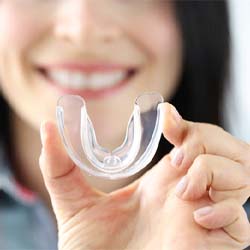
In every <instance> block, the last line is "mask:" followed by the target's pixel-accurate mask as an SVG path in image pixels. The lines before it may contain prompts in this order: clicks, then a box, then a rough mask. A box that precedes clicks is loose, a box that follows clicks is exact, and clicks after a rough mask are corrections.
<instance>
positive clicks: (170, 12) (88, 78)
mask: <svg viewBox="0 0 250 250" xmlns="http://www.w3.org/2000/svg"><path fill="white" fill-rule="evenodd" d="M181 45H182V44H181V38H180V33H179V29H178V25H177V22H176V19H175V14H174V9H173V6H172V4H171V2H170V1H161V0H151V1H145V0H1V2H0V78H1V91H2V94H3V95H4V96H5V98H6V100H7V101H8V103H9V105H10V106H11V107H12V109H13V111H14V112H15V114H16V115H18V116H19V117H21V118H22V119H23V120H24V121H25V122H26V123H27V124H28V125H31V126H32V127H34V128H36V129H38V128H39V125H40V123H41V121H42V120H44V119H52V120H53V119H54V116H55V106H56V102H57V99H58V98H59V97H60V96H61V95H62V94H67V93H68V94H78V95H81V96H83V97H84V98H85V100H86V102H87V108H88V112H89V114H90V117H91V120H92V122H93V124H94V127H95V130H96V133H97V137H98V138H99V141H100V143H101V144H103V145H104V144H105V146H107V147H115V146H118V144H120V143H121V141H122V139H123V137H124V133H125V128H126V125H127V122H128V119H129V116H130V114H131V112H132V109H133V102H134V99H135V98H136V97H137V96H138V95H139V94H141V93H142V92H146V91H158V92H160V93H161V94H162V95H163V96H164V97H165V99H166V100H167V99H168V98H169V97H170V96H171V95H172V94H173V92H174V90H175V88H176V84H177V82H178V77H179V76H180V71H181V60H182V54H181V52H182V49H181Z"/></svg>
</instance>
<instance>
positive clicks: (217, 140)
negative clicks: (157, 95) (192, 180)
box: [161, 103, 250, 169]
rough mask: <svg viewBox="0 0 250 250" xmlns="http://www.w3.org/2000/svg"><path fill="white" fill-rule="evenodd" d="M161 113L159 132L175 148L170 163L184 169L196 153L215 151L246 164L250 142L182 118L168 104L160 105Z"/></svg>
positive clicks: (214, 152)
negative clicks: (162, 123) (160, 129)
mask: <svg viewBox="0 0 250 250" xmlns="http://www.w3.org/2000/svg"><path fill="white" fill-rule="evenodd" d="M161 109H162V111H163V114H164V125H163V134H164V136H165V138H166V139H167V140H169V141H170V142H171V143H172V144H173V145H174V146H175V149H174V150H173V152H171V154H170V155H171V159H172V161H171V162H172V165H174V166H176V167H181V168H183V169H187V168H188V167H189V166H190V164H191V163H192V162H193V160H194V159H195V158H196V157H197V156H198V155H199V154H206V153H207V154H215V155H220V156H223V157H227V158H230V159H231V160H233V161H237V162H239V163H241V164H242V165H246V166H250V145H249V144H247V143H245V142H242V141H240V140H238V139H236V138H234V137H233V136H231V135H230V134H229V133H227V132H226V131H224V130H223V129H221V128H219V127H217V126H215V125H211V124H205V123H193V122H189V121H185V120H184V119H182V118H181V116H180V115H178V112H177V111H176V109H175V108H174V107H173V106H172V105H170V104H169V103H164V104H162V106H161Z"/></svg>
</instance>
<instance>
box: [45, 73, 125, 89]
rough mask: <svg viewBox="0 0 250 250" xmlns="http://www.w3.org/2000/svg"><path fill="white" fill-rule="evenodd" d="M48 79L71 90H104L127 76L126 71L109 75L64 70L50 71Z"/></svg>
mask: <svg viewBox="0 0 250 250" xmlns="http://www.w3.org/2000/svg"><path fill="white" fill-rule="evenodd" d="M47 75H48V77H49V78H51V79H52V81H53V82H54V83H55V84H58V85H61V86H62V87H66V88H71V89H84V88H88V89H93V90H97V89H102V88H105V87H111V86H114V85H116V84H119V83H120V82H121V81H122V80H124V79H125V78H126V76H127V72H126V71H116V72H109V73H93V74H83V73H81V72H69V71H62V70H49V71H48V74H47Z"/></svg>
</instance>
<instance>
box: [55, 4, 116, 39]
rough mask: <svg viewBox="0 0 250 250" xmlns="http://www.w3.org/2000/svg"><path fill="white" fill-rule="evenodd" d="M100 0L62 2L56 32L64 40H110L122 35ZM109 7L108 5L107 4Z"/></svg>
mask: <svg viewBox="0 0 250 250" xmlns="http://www.w3.org/2000/svg"><path fill="white" fill-rule="evenodd" d="M101 6H102V7H103V5H101V4H100V0H64V1H62V2H60V6H59V7H58V9H57V10H58V11H57V12H56V18H55V23H54V32H55V34H56V36H57V37H60V38H63V39H64V40H67V41H70V42H73V43H79V44H83V43H85V42H89V43H92V42H97V41H99V42H100V41H101V42H110V41H112V40H114V39H116V38H117V37H119V36H120V35H121V32H120V29H119V27H118V25H117V24H116V23H115V22H114V21H112V18H111V17H110V16H108V15H105V13H104V11H102V9H101ZM106 8H108V6H106Z"/></svg>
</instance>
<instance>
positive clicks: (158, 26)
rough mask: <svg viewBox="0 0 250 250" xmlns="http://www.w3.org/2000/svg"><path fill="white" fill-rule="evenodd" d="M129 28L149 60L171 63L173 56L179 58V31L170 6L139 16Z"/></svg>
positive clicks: (180, 47) (180, 48)
mask: <svg viewBox="0 0 250 250" xmlns="http://www.w3.org/2000/svg"><path fill="white" fill-rule="evenodd" d="M164 7H165V8H164ZM130 27H132V28H131V32H132V33H133V36H134V38H135V39H136V40H137V43H138V44H139V46H140V47H141V48H143V49H144V51H145V52H146V53H147V54H148V55H149V56H150V57H151V58H150V59H153V60H155V59H157V60H159V59H163V60H165V61H166V58H168V61H170V62H171V59H172V57H174V56H175V55H176V56H177V57H180V56H181V54H182V41H181V34H180V29H179V27H178V24H177V20H176V17H175V14H174V10H173V8H172V7H171V6H170V5H168V6H163V7H162V9H160V8H159V7H158V9H156V10H153V11H152V12H150V13H145V15H141V16H140V17H138V20H136V22H134V23H133V24H130ZM169 57H170V58H169Z"/></svg>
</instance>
